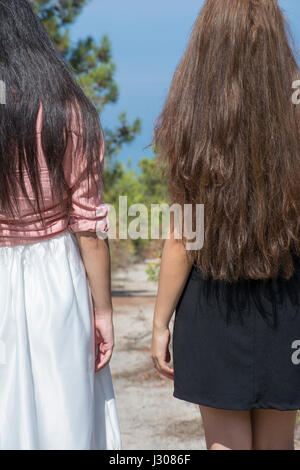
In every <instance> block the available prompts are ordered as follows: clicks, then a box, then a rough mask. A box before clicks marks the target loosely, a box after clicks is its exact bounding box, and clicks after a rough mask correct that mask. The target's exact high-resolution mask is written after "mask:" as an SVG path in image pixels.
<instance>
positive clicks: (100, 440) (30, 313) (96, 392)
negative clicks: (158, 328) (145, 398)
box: [0, 231, 121, 450]
mask: <svg viewBox="0 0 300 470" xmlns="http://www.w3.org/2000/svg"><path fill="white" fill-rule="evenodd" d="M0 301H1V304H0V305H1V307H0V308H1V310H0V449H1V450H99V449H106V450H119V449H121V438H120V428H119V421H118V415H117V409H116V403H115V397H114V391H113V385H112V379H111V373H110V368H109V366H106V367H105V368H104V369H102V370H100V371H99V372H97V373H95V372H94V363H95V346H94V324H93V307H92V296H91V290H90V285H89V282H88V278H87V276H86V271H85V267H84V264H83V261H82V258H81V254H80V250H79V246H78V244H77V240H76V236H75V235H74V234H73V233H71V232H68V231H67V232H64V233H62V234H60V235H58V236H54V237H53V238H51V239H47V240H43V241H40V242H35V243H30V244H28V245H17V246H9V247H6V246H1V247H0Z"/></svg>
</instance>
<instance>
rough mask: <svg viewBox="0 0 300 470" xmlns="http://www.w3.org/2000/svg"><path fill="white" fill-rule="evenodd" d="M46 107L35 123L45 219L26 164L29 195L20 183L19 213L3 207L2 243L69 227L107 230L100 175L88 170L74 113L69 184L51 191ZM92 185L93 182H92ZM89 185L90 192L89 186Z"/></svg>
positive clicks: (40, 237)
mask: <svg viewBox="0 0 300 470" xmlns="http://www.w3.org/2000/svg"><path fill="white" fill-rule="evenodd" d="M42 122H43V107H42V105H41V106H40V109H39V112H38V116H37V124H36V145H37V155H38V165H39V167H38V171H39V175H40V178H41V183H42V186H41V187H42V193H43V199H44V206H43V210H42V217H43V220H41V218H40V214H39V212H38V208H37V205H36V198H35V194H34V191H33V189H32V185H31V183H30V178H29V176H28V171H27V169H26V167H25V165H24V170H23V171H24V185H25V189H26V191H27V192H28V197H25V196H24V193H23V191H22V189H21V187H20V186H19V190H18V193H17V195H16V198H17V200H18V202H19V205H20V207H19V209H20V214H19V216H18V217H15V216H9V215H7V214H4V213H3V212H2V211H1V210H0V245H1V246H13V245H18V244H26V243H33V242H35V241H39V240H44V239H47V238H50V237H52V236H54V235H58V234H60V233H63V232H64V231H66V230H69V231H70V232H78V231H80V230H82V231H84V230H95V229H96V226H97V231H99V232H101V231H102V232H104V231H106V230H107V226H108V221H107V217H106V216H107V213H108V208H107V206H105V205H104V204H102V192H101V179H100V178H101V175H100V174H99V173H97V169H96V171H95V173H94V175H93V176H94V178H95V179H94V180H93V179H92V178H91V176H90V177H89V176H88V175H87V174H86V169H87V158H86V155H84V154H82V153H81V152H80V145H81V141H82V136H81V135H80V130H79V128H78V126H76V124H75V122H76V120H75V116H74V118H73V120H72V121H71V125H70V127H69V129H68V144H67V147H66V152H65V154H64V155H61V160H62V162H63V169H64V176H65V180H66V183H67V188H66V189H65V190H64V192H63V194H62V195H59V194H57V193H55V192H54V193H52V190H51V188H52V186H51V178H50V174H49V170H48V165H47V160H46V158H45V153H44V150H43V142H42ZM103 158H104V146H103V145H102V146H101V148H99V156H98V159H99V162H100V165H101V166H102V165H103ZM15 177H16V180H17V181H18V183H19V182H20V172H19V170H18V168H17V169H16V170H15ZM89 185H90V186H89ZM89 188H90V193H88V189H89Z"/></svg>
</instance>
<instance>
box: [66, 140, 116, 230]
mask: <svg viewBox="0 0 300 470" xmlns="http://www.w3.org/2000/svg"><path fill="white" fill-rule="evenodd" d="M69 138H70V139H71V145H70V146H68V151H67V155H66V164H65V178H66V181H67V183H68V186H69V188H70V197H71V209H70V217H69V230H70V231H71V232H85V231H91V232H107V231H108V229H109V222H108V210H109V207H108V206H107V205H106V204H103V202H102V178H101V175H100V174H98V173H97V172H96V165H94V169H95V171H94V175H95V180H96V182H95V183H94V181H93V178H92V177H91V176H90V178H88V177H87V172H86V169H87V158H85V156H84V155H81V154H80V153H78V152H76V151H75V149H77V148H78V147H77V146H78V139H81V137H80V136H79V135H77V134H76V133H74V132H71V133H70V134H69ZM103 158H104V144H103V145H102V147H101V149H99V159H100V164H101V169H103V163H104V162H103ZM88 182H89V183H90V193H89V196H90V197H88Z"/></svg>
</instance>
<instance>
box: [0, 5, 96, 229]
mask: <svg viewBox="0 0 300 470" xmlns="http://www.w3.org/2000/svg"><path fill="white" fill-rule="evenodd" d="M0 24H1V28H0V80H1V81H2V82H3V83H4V86H5V104H0V210H1V212H2V213H4V214H8V215H9V216H12V217H16V215H19V200H18V198H17V197H16V195H17V194H18V189H19V187H21V189H22V192H23V194H24V196H25V198H26V199H27V200H28V202H29V204H30V205H31V207H33V208H34V210H37V213H38V214H39V215H40V217H41V219H42V220H43V215H42V210H41V201H42V203H43V204H44V197H43V191H42V186H41V180H40V174H39V171H38V169H39V164H38V151H37V135H36V123H37V116H38V112H39V109H40V105H42V110H43V121H42V129H41V142H42V148H43V152H44V154H45V160H46V162H47V166H48V170H49V177H50V181H51V190H52V196H53V195H54V194H55V195H56V197H57V196H58V197H62V195H63V191H64V190H65V189H67V183H66V181H65V175H64V169H63V157H64V155H65V153H66V149H67V145H68V135H69V132H70V131H71V132H72V129H74V127H75V128H76V129H79V130H80V142H81V145H80V153H79V154H78V157H77V156H76V158H82V156H84V158H87V174H88V175H92V176H93V177H94V173H93V168H94V165H95V164H96V171H97V172H99V174H100V173H101V170H102V168H101V165H100V161H99V149H100V147H101V145H102V144H103V140H104V139H103V132H102V128H101V124H100V120H99V116H98V113H97V110H96V108H95V106H94V105H93V104H92V103H91V101H90V100H89V99H88V98H87V97H86V95H85V94H84V92H83V90H82V89H81V88H80V86H79V85H78V84H77V83H76V80H75V79H74V77H73V73H72V69H71V67H70V66H69V65H68V64H67V63H65V61H64V60H63V59H62V58H61V57H60V55H59V53H58V52H57V51H56V50H55V47H54V45H53V44H52V42H51V40H50V38H49V36H48V34H47V32H46V30H45V28H44V26H43V25H42V23H41V21H40V20H39V18H38V17H37V16H36V15H35V13H34V11H33V9H32V7H31V5H30V3H29V1H28V0H0ZM3 83H2V85H3ZM74 111H75V113H74ZM74 116H75V126H74ZM24 168H25V169H26V172H27V174H28V177H29V180H30V184H31V187H32V189H33V191H34V195H35V202H36V206H35V205H33V204H32V201H31V200H30V198H29V197H28V194H27V190H26V185H25V184H24ZM16 175H18V178H16ZM19 185H20V186H19Z"/></svg>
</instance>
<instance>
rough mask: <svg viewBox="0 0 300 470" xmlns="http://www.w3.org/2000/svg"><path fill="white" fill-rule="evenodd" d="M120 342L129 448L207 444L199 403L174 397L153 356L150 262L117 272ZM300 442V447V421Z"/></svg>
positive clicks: (114, 366) (115, 361)
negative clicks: (156, 369) (194, 403)
mask: <svg viewBox="0 0 300 470" xmlns="http://www.w3.org/2000/svg"><path fill="white" fill-rule="evenodd" d="M112 287H113V304H114V315H115V321H114V323H115V335H116V347H115V351H114V355H113V358H112V361H111V371H112V375H113V381H114V388H115V393H116V399H117V405H118V411H119V419H120V426H121V432H122V440H123V448H124V450H147V449H152V450H193V449H196V450H197V449H198V450H199V449H200V450H204V449H206V445H205V439H204V431H203V427H202V423H201V417H200V413H199V409H198V407H197V406H196V405H193V404H189V403H186V402H184V401H181V400H178V399H176V398H174V397H173V383H172V382H171V381H169V380H168V379H164V378H162V377H161V376H160V375H159V374H158V373H157V372H156V371H155V370H154V368H153V366H152V360H151V358H150V343H151V328H152V315H153V308H154V302H155V294H156V289H157V285H156V283H154V282H149V281H147V275H146V274H145V265H135V266H134V267H133V268H132V267H131V268H130V269H128V270H126V269H122V270H120V271H116V272H115V273H114V274H113V285H112ZM296 444H297V447H298V448H300V427H299V426H298V427H297V432H296Z"/></svg>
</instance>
